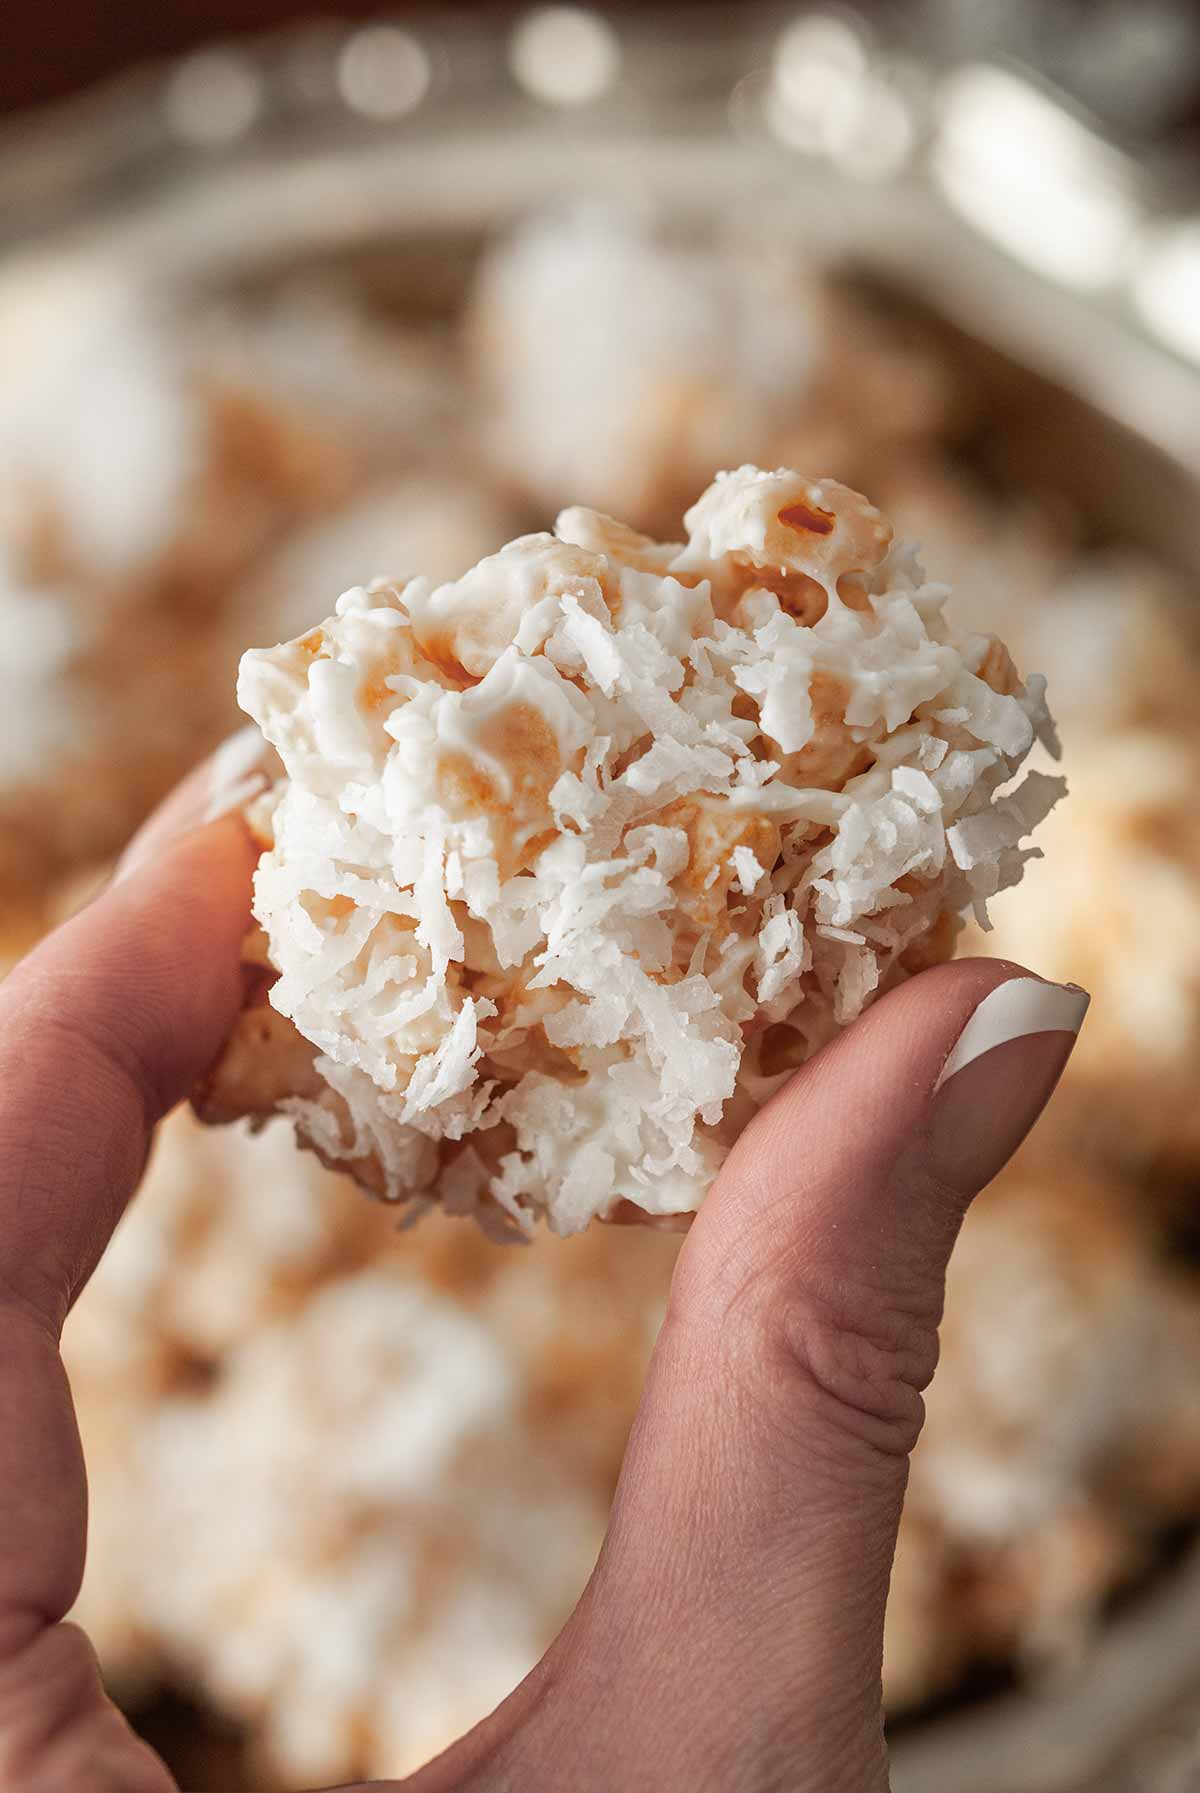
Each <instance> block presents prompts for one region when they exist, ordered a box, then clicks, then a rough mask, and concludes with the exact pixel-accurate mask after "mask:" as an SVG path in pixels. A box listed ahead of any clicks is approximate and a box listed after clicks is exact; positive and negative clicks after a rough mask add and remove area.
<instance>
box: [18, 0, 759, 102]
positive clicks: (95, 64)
mask: <svg viewBox="0 0 1200 1793" xmlns="http://www.w3.org/2000/svg"><path fill="white" fill-rule="evenodd" d="M712 3H713V4H724V5H725V6H726V8H727V9H730V8H736V5H737V0H712ZM634 6H636V0H625V5H624V7H623V8H622V10H630V9H631V8H632V7H634ZM436 10H438V7H437V4H436V0H392V4H391V5H390V6H388V8H387V16H388V17H397V16H402V15H403V14H405V13H413V12H423V13H425V14H426V15H428V14H429V13H430V12H432V11H436ZM447 10H449V9H447ZM454 10H457V11H462V10H464V8H463V7H461V6H460V7H456V8H455V9H454ZM466 10H480V11H487V12H490V13H496V14H499V15H500V16H502V17H503V16H504V15H505V14H515V13H517V12H519V11H521V10H522V8H521V7H520V6H519V5H517V4H515V3H513V0H508V3H503V0H500V3H497V0H490V3H489V0H482V4H479V5H477V6H476V7H471V8H467V9H466ZM610 10H616V8H610ZM322 13H324V14H326V15H328V16H335V17H337V18H346V19H362V18H373V17H379V16H380V15H381V8H380V6H379V4H378V0H375V3H374V4H372V3H371V0H336V4H333V5H328V4H327V5H325V6H322V4H321V0H309V4H307V5H304V4H298V3H297V0H0V50H2V54H0V111H13V110H15V109H16V108H19V107H21V106H26V105H30V104H32V103H34V102H35V101H39V100H47V99H56V98H59V97H61V96H62V95H63V94H67V93H70V92H73V91H75V90H77V89H78V88H80V87H84V86H86V85H87V84H88V83H89V82H91V81H95V80H97V79H99V78H100V77H101V76H103V75H107V74H112V73H114V72H115V71H116V70H118V69H120V68H123V67H126V66H128V65H129V64H130V63H133V62H141V61H144V60H146V59H147V58H151V57H155V56H162V55H165V54H169V53H170V52H172V51H177V50H183V49H187V48H189V47H191V46H193V45H195V44H198V43H203V42H205V41H207V40H208V39H210V38H214V37H228V36H232V35H236V34H237V33H239V32H246V31H259V30H265V29H268V28H270V27H271V26H272V25H280V24H282V23H284V22H285V21H286V20H288V19H294V18H303V17H311V16H313V15H314V14H318V15H319V14H322Z"/></svg>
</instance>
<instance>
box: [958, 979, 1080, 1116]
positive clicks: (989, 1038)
mask: <svg viewBox="0 0 1200 1793" xmlns="http://www.w3.org/2000/svg"><path fill="white" fill-rule="evenodd" d="M1091 1000H1092V999H1091V997H1090V996H1089V995H1088V993H1087V991H1086V990H1081V989H1080V988H1079V986H1078V985H1077V984H1048V983H1044V982H1043V981H1042V979H1041V978H1038V977H1010V978H1009V979H1008V981H1007V983H1003V984H998V985H997V987H996V988H995V989H994V990H993V991H992V992H991V993H990V994H989V995H987V996H985V997H984V999H983V1001H982V1002H981V1003H980V1005H979V1007H978V1008H977V1009H976V1010H975V1013H974V1014H973V1015H972V1016H971V1019H970V1020H969V1021H968V1022H967V1025H966V1026H965V1027H964V1028H963V1030H962V1032H961V1033H960V1034H959V1036H958V1039H957V1040H956V1041H955V1043H954V1045H953V1047H952V1048H951V1051H950V1056H949V1058H948V1059H947V1060H946V1062H945V1064H944V1065H943V1066H942V1073H941V1076H940V1077H939V1078H938V1080H937V1083H936V1084H935V1085H934V1088H935V1089H941V1088H942V1087H943V1085H944V1084H946V1083H948V1082H949V1081H950V1079H951V1078H952V1077H953V1076H954V1075H955V1073H956V1072H958V1071H962V1070H964V1069H965V1068H966V1066H967V1065H969V1064H971V1063H972V1062H973V1061H974V1060H975V1059H977V1058H982V1056H983V1054H984V1053H985V1052H991V1051H992V1050H993V1048H994V1047H996V1046H1003V1045H1004V1043H1005V1042H1006V1041H1007V1040H1019V1039H1023V1038H1024V1037H1025V1036H1026V1035H1027V1034H1038V1033H1069V1034H1071V1035H1075V1034H1078V1032H1079V1030H1080V1028H1081V1027H1082V1026H1083V1018H1084V1016H1085V1015H1086V1014H1087V1011H1088V1004H1089V1003H1090V1002H1091Z"/></svg>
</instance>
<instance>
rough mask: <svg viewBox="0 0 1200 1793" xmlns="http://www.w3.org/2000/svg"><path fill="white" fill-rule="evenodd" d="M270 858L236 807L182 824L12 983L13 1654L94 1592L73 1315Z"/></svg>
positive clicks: (3, 1435)
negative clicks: (71, 1374) (69, 1352)
mask: <svg viewBox="0 0 1200 1793" xmlns="http://www.w3.org/2000/svg"><path fill="white" fill-rule="evenodd" d="M254 858H255V848H254V845H253V843H252V842H251V840H250V838H249V835H248V834H247V832H246V830H245V828H244V826H243V825H242V824H241V822H240V821H238V820H236V819H228V820H225V821H222V822H218V823H214V824H213V825H212V826H211V827H208V828H204V829H201V830H199V831H197V832H195V833H192V834H190V835H187V836H184V837H183V838H181V839H179V840H178V841H176V842H175V843H174V844H172V845H171V846H170V847H169V848H167V849H166V850H165V851H163V852H162V853H161V854H160V855H159V856H158V857H156V858H155V859H153V860H152V861H151V862H150V863H149V864H146V865H143V866H142V867H141V868H140V869H139V870H138V871H137V872H136V873H134V874H132V875H131V876H129V877H127V878H125V879H123V880H122V881H121V882H120V883H118V884H115V885H113V886H112V887H110V888H109V890H107V891H106V892H105V894H104V895H103V896H102V897H100V898H99V899H98V901H96V902H95V903H93V904H92V905H91V906H90V907H89V908H87V909H85V910H84V911H83V912H82V913H81V914H80V915H78V916H76V917H75V919H74V920H73V921H71V922H69V923H67V924H66V926H64V927H62V928H60V929H58V930H57V931H56V932H55V933H54V934H52V935H51V936H50V937H49V938H48V939H47V940H45V941H44V942H43V943H42V945H41V946H40V947H38V948H37V949H36V950H35V951H34V952H33V953H31V954H30V955H29V957H28V958H27V959H25V960H24V961H22V963H21V964H20V965H18V966H17V968H16V969H15V970H14V971H13V972H12V973H11V974H10V975H9V977H8V978H7V979H6V980H5V982H4V984H3V985H0V1462H2V1463H3V1464H4V1465H5V1471H4V1475H3V1477H2V1478H0V1655H3V1654H4V1652H5V1649H6V1648H7V1649H10V1650H11V1649H13V1648H17V1647H20V1644H21V1643H22V1642H23V1641H24V1640H26V1639H28V1638H29V1637H30V1636H31V1635H33V1634H34V1633H35V1632H36V1631H37V1630H38V1629H39V1628H40V1627H41V1626H42V1625H44V1624H48V1623H53V1622H54V1621H56V1620H57V1619H59V1618H61V1616H62V1614H63V1613H64V1612H65V1611H66V1610H67V1608H68V1607H69V1606H70V1604H71V1602H72V1601H73V1600H74V1598H75V1594H76V1593H77V1591H78V1586H79V1580H80V1576H81V1574H82V1567H83V1548H84V1530H85V1518H86V1495H85V1484H84V1477H83V1465H82V1461H81V1458H80V1451H79V1440H78V1434H77V1432H76V1428H75V1421H74V1414H73V1412H72V1408H71V1400H70V1394H69V1391H68V1389H67V1385H66V1380H65V1377H64V1375H63V1372H62V1365H61V1362H60V1360H59V1357H58V1331H59V1328H60V1326H61V1324H62V1321H63V1319H64V1317H65V1315H66V1313H67V1310H68V1308H69V1307H70V1304H71V1302H72V1301H73V1300H74V1298H75V1296H76V1295H77V1293H78V1292H79V1290H80V1288H81V1287H82V1286H83V1284H84V1283H85V1282H86V1280H87V1277H88V1275H89V1274H90V1272H91V1270H92V1269H93V1267H94V1266H95V1264H96V1261H97V1260H98V1258H99V1256H100V1254H101V1252H102V1251H103V1249H104V1247H105V1245H106V1244H107V1242H108V1238H109V1236H110V1234H111V1232H112V1229H113V1227H114V1226H115V1225H116V1222H117V1220H118V1219H119V1218H120V1215H121V1212H122V1210H123V1208H124V1205H125V1203H126V1201H127V1200H128V1198H129V1196H130V1194H131V1193H132V1190H133V1188H134V1186H135V1185H136V1183H137V1180H138V1178H139V1176H140V1175H141V1171H142V1167H143V1165H144V1163H145V1158H146V1153H147V1150H148V1148H149V1143H150V1135H151V1132H152V1130H153V1128H154V1125H155V1123H156V1122H157V1121H158V1120H159V1119H160V1118H161V1116H162V1115H163V1114H164V1113H165V1112H166V1110H167V1109H168V1108H170V1107H172V1106H173V1105H174V1103H175V1102H177V1101H178V1100H179V1099H180V1098H181V1097H182V1096H184V1095H185V1094H186V1092H187V1090H188V1089H189V1088H190V1087H191V1085H192V1084H193V1083H194V1082H195V1080H196V1079H197V1078H198V1077H199V1076H200V1075H201V1074H202V1073H203V1072H204V1071H205V1070H206V1069H207V1067H208V1065H209V1064H210V1063H211V1061H212V1059H213V1058H214V1057H215V1056H216V1053H217V1052H218V1051H219V1049H220V1046H221V1042H222V1040H223V1038H224V1036H225V1034H226V1033H227V1031H228V1029H229V1027H230V1026H231V1025H232V1022H233V1019H234V1016H235V1014H236V1012H237V1008H238V1004H239V1001H240V997H241V976H240V969H239V946H240V942H241V938H242V935H243V934H244V932H245V929H246V926H247V923H248V919H249V897H250V874H251V870H252V867H253V864H254Z"/></svg>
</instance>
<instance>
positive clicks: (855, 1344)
mask: <svg viewBox="0 0 1200 1793" xmlns="http://www.w3.org/2000/svg"><path fill="white" fill-rule="evenodd" d="M775 1336H776V1340H777V1344H778V1348H779V1351H780V1352H781V1354H782V1355H783V1358H784V1362H785V1364H786V1365H787V1366H788V1367H790V1369H791V1370H792V1372H793V1374H799V1375H800V1376H801V1377H802V1378H803V1379H804V1380H805V1381H806V1383H807V1384H809V1385H810V1386H811V1388H812V1389H813V1390H815V1391H816V1393H817V1395H818V1397H819V1399H820V1403H821V1406H822V1410H823V1413H824V1415H825V1418H826V1420H827V1422H828V1423H829V1424H831V1425H833V1426H835V1427H836V1428H837V1429H838V1430H839V1432H840V1433H842V1434H843V1435H844V1436H846V1437H848V1438H851V1439H853V1440H856V1441H858V1442H860V1443H862V1444H865V1445H867V1446H869V1447H871V1448H872V1449H873V1450H875V1451H878V1452H880V1453H881V1454H882V1455H884V1456H887V1457H896V1458H906V1457H908V1456H909V1454H910V1453H911V1451H912V1449H913V1446H914V1445H915V1444H916V1442H917V1439H918V1437H919V1435H920V1431H921V1426H922V1424H923V1422H924V1418H925V1403H924V1400H923V1398H922V1390H923V1389H924V1388H925V1387H926V1385H927V1384H928V1382H929V1379H930V1377H931V1376H932V1374H933V1370H934V1366H935V1364H936V1362H937V1333H936V1330H935V1329H934V1328H933V1327H932V1326H931V1325H929V1324H928V1323H927V1322H925V1321H924V1320H922V1319H920V1318H918V1317H917V1316H915V1315H914V1314H912V1313H911V1312H909V1311H907V1310H905V1309H904V1308H902V1307H896V1306H890V1305H887V1304H886V1303H884V1302H880V1301H877V1300H876V1301H871V1300H869V1299H868V1300H866V1301H863V1300H861V1299H859V1298H858V1297H841V1298H835V1299H832V1300H831V1299H829V1298H821V1297H817V1296H816V1295H814V1294H813V1292H812V1291H811V1290H809V1291H805V1292H804V1293H803V1294H797V1295H793V1296H791V1297H790V1298H788V1299H787V1300H785V1301H784V1302H783V1303H782V1304H781V1311H780V1313H779V1315H778V1318H777V1320H776V1325H775Z"/></svg>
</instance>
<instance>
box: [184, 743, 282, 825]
mask: <svg viewBox="0 0 1200 1793" xmlns="http://www.w3.org/2000/svg"><path fill="white" fill-rule="evenodd" d="M273 757H274V756H273V753H272V750H271V748H270V747H269V746H268V745H267V743H266V742H265V741H264V740H263V738H262V735H261V734H260V733H259V731H258V729H257V728H256V727H255V725H254V723H252V722H251V723H248V724H247V725H246V727H245V728H241V729H239V730H238V732H237V734H236V735H230V737H229V739H228V740H227V741H225V742H223V743H222V745H221V746H220V747H218V749H217V751H216V753H214V755H213V757H212V761H211V775H210V779H209V787H208V789H209V796H208V803H207V805H206V806H205V809H204V811H203V814H202V816H201V818H200V819H201V821H202V822H217V821H220V819H221V817H222V816H227V815H230V814H232V813H233V811H234V810H238V809H244V808H245V806H246V804H247V803H249V802H250V800H251V798H253V797H257V796H258V795H259V793H260V792H261V791H265V790H266V788H267V786H268V785H269V784H270V782H271V773H270V770H269V765H270V762H271V760H272V759H273Z"/></svg>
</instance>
